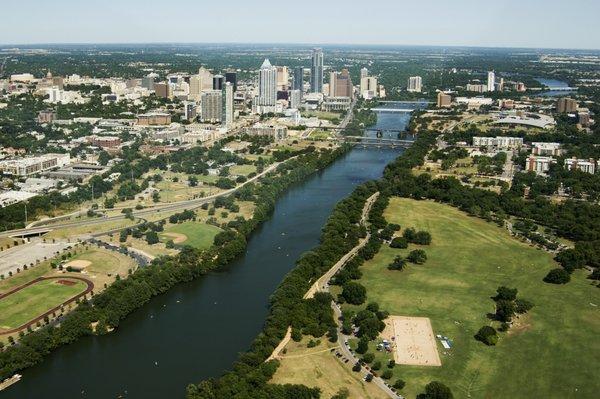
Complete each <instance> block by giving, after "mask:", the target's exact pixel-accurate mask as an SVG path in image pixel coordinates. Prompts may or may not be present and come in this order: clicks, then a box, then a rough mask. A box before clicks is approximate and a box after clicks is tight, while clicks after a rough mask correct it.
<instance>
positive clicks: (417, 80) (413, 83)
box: [407, 76, 423, 93]
mask: <svg viewBox="0 0 600 399" xmlns="http://www.w3.org/2000/svg"><path fill="white" fill-rule="evenodd" d="M422 86H423V80H422V79H421V77H420V76H411V77H410V78H408V87H407V90H408V91H410V92H415V93H420V92H421V90H422Z"/></svg>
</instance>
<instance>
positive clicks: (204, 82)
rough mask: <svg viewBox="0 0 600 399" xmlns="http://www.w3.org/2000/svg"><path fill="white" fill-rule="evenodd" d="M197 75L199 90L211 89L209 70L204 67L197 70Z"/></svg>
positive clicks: (211, 78) (211, 76)
mask: <svg viewBox="0 0 600 399" xmlns="http://www.w3.org/2000/svg"><path fill="white" fill-rule="evenodd" d="M198 76H199V77H200V90H201V91H202V90H212V89H213V75H212V73H210V71H209V70H208V69H206V68H204V67H202V68H200V69H199V70H198Z"/></svg>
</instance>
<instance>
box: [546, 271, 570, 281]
mask: <svg viewBox="0 0 600 399" xmlns="http://www.w3.org/2000/svg"><path fill="white" fill-rule="evenodd" d="M544 281H545V282H546V283H550V284H566V283H568V282H569V281H571V275H570V274H569V272H568V271H566V270H565V269H552V270H550V271H549V272H548V274H547V275H546V277H544Z"/></svg>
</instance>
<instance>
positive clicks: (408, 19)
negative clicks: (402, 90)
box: [0, 0, 600, 50]
mask: <svg viewBox="0 0 600 399" xmlns="http://www.w3.org/2000/svg"><path fill="white" fill-rule="evenodd" d="M3 6H4V7H3V12H4V14H5V15H11V16H13V18H8V19H6V20H4V21H3V24H2V26H0V37H2V41H3V42H5V44H6V45H11V44H15V45H23V46H24V45H31V44H66V43H72V44H96V43H103V44H132V43H246V44H251V43H278V44H284V43H315V44H316V43H319V44H321V45H343V44H346V45H354V46H357V45H392V46H435V47H447V46H461V47H483V48H533V49H574V50H599V49H600V39H599V38H600V27H599V26H598V24H597V23H596V21H595V20H594V16H595V15H598V14H599V13H600V3H598V2H596V1H593V0H575V1H574V2H571V3H569V4H565V3H564V2H562V1H560V0H546V1H543V0H529V1H526V2H523V1H519V0H506V1H505V2H502V3H501V4H481V2H478V1H476V0H461V1H458V2H452V3H449V2H446V1H442V0H424V1H421V2H418V3H408V2H392V1H390V0H373V1H371V2H370V3H369V4H368V5H365V4H364V3H363V2H360V1H358V0H348V1H347V2H346V3H345V4H344V5H343V7H340V6H339V5H336V4H324V3H321V2H318V1H316V0H306V1H305V2H304V3H302V4H301V5H298V4H287V3H283V4H273V2H272V1H268V0H256V1H254V2H252V3H248V2H243V1H241V0H231V1H230V2H229V3H227V5H226V6H223V5H221V4H214V3H209V4H199V3H197V2H193V1H190V0H179V1H177V2H174V3H173V4H171V5H170V7H168V8H165V7H164V4H163V3H162V2H159V1H158V0H145V1H144V0H130V1H127V2H118V1H116V0H104V1H102V2H99V1H93V0H90V1H86V2H76V1H74V0H55V1H53V2H41V1H39V0H22V1H21V2H19V3H17V2H9V3H8V4H4V5H3ZM23 10H27V14H26V17H25V18H19V17H20V16H21V15H25V14H24V12H23ZM574 10H577V11H578V13H577V14H574ZM582 10H583V11H584V12H581V11H582ZM315 11H318V12H315ZM341 15H346V16H352V15H359V17H358V18H354V20H350V19H349V18H340V16H341ZM348 21H349V22H348ZM74 36H76V37H77V40H76V41H73V37H74ZM241 37H243V38H244V40H243V41H240V38H241ZM192 38H193V40H192Z"/></svg>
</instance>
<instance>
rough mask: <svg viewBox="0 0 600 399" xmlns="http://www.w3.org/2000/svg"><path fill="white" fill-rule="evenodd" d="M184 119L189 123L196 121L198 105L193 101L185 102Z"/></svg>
mask: <svg viewBox="0 0 600 399" xmlns="http://www.w3.org/2000/svg"><path fill="white" fill-rule="evenodd" d="M183 117H184V118H185V119H186V120H188V121H193V120H194V119H196V103H194V102H193V101H184V102H183Z"/></svg>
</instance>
